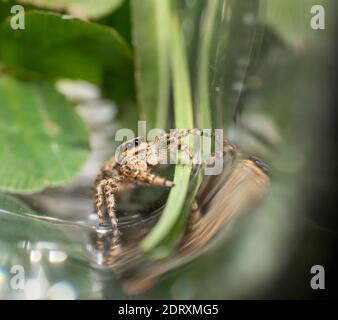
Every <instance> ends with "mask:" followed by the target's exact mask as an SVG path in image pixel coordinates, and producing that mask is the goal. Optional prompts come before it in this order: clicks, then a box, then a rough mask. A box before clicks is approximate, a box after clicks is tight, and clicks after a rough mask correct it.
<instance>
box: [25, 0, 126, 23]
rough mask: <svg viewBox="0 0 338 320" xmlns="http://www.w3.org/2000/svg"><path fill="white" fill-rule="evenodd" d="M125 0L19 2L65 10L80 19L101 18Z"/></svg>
mask: <svg viewBox="0 0 338 320" xmlns="http://www.w3.org/2000/svg"><path fill="white" fill-rule="evenodd" d="M123 1H124V0H100V1H97V0H19V1H18V2H20V3H23V4H25V3H29V4H32V5H34V6H37V7H39V8H44V9H50V10H65V11H67V12H68V13H70V14H71V15H73V16H75V17H80V18H93V19H95V18H100V17H102V16H104V15H107V14H108V13H110V12H112V11H113V10H115V9H117V8H118V7H119V6H120V5H121V4H122V3H123Z"/></svg>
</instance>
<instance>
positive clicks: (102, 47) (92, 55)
mask: <svg viewBox="0 0 338 320" xmlns="http://www.w3.org/2000/svg"><path fill="white" fill-rule="evenodd" d="M0 59H1V60H3V62H4V63H5V64H6V65H7V67H9V68H11V69H13V70H14V71H16V72H20V73H25V71H26V72H27V71H30V72H31V73H32V72H34V74H36V75H39V76H44V77H47V78H51V79H56V78H70V79H83V80H87V81H91V82H94V83H100V82H101V81H102V77H103V75H104V74H105V73H107V72H109V74H110V77H111V78H112V79H113V80H112V81H111V83H110V85H111V86H112V91H113V92H116V94H117V95H118V96H119V97H120V96H121V95H124V96H127V95H128V93H127V92H126V90H125V89H123V90H122V89H121V88H130V89H132V88H133V84H134V78H133V77H134V76H133V66H132V55H131V51H130V48H129V46H128V44H127V43H126V42H125V41H124V40H123V38H122V37H121V36H120V35H119V34H118V33H117V32H116V31H115V30H114V29H112V28H108V27H104V26H101V25H98V24H94V23H90V22H85V21H81V20H78V19H68V18H65V17H64V16H62V15H59V14H53V13H43V12H38V11H29V12H27V13H26V15H25V29H24V30H13V29H12V28H11V26H10V19H7V20H6V21H5V22H4V23H3V24H2V26H1V28H0ZM31 73H30V74H29V75H30V76H31V75H32V74H31ZM121 77H122V78H123V81H121ZM129 91H130V90H129Z"/></svg>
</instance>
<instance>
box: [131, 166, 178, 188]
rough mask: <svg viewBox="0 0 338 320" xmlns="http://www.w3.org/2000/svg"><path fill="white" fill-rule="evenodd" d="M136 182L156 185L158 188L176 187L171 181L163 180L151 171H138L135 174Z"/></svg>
mask: <svg viewBox="0 0 338 320" xmlns="http://www.w3.org/2000/svg"><path fill="white" fill-rule="evenodd" d="M132 175H133V178H134V180H136V181H138V182H142V183H145V184H150V185H156V186H164V187H169V188H171V187H174V183H173V182H172V181H171V180H168V179H166V178H162V177H160V176H158V175H156V174H154V173H152V172H150V171H137V170H135V171H134V172H133V174H132Z"/></svg>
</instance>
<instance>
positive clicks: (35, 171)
mask: <svg viewBox="0 0 338 320" xmlns="http://www.w3.org/2000/svg"><path fill="white" fill-rule="evenodd" d="M0 105H1V108H0V130H1V135H0V144H1V152H0V163H1V168H0V189H2V190H6V191H12V192H20V191H21V192H32V191H37V190H41V189H43V188H45V187H47V186H55V185H60V184H64V183H65V182H67V181H69V180H71V179H72V178H73V176H74V174H75V173H76V172H77V171H78V170H79V169H80V168H81V166H82V165H83V163H84V161H85V160H86V158H87V155H88V153H89V146H88V134H87V131H86V128H85V126H84V123H83V121H82V119H80V118H79V116H78V115H77V113H76V112H75V110H74V109H73V108H72V106H71V105H70V104H69V102H68V101H67V100H65V98H64V97H63V96H62V95H61V94H60V93H58V92H57V91H56V90H55V88H54V87H53V86H51V85H50V84H47V83H38V82H36V83H34V82H23V81H19V80H15V79H14V78H11V77H5V76H3V77H0Z"/></svg>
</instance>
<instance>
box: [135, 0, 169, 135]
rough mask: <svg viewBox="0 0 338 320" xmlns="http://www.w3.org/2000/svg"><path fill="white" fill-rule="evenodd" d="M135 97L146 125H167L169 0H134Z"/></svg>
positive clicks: (152, 126)
mask: <svg viewBox="0 0 338 320" xmlns="http://www.w3.org/2000/svg"><path fill="white" fill-rule="evenodd" d="M131 4H132V28H133V31H132V33H133V43H134V47H135V63H136V84H137V88H138V92H137V97H138V101H139V105H140V108H141V118H142V119H145V120H147V125H148V128H166V124H167V112H168V94H169V51H168V35H169V2H168V1H167V0H162V1H157V0H145V1H138V0H133V1H132V2H131Z"/></svg>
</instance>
